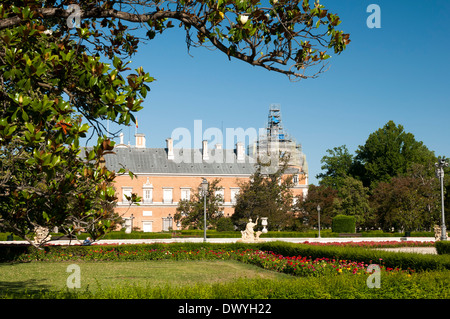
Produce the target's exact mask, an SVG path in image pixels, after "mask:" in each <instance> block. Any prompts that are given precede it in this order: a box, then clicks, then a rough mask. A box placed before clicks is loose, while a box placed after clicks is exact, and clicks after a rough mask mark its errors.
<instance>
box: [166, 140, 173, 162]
mask: <svg viewBox="0 0 450 319" xmlns="http://www.w3.org/2000/svg"><path fill="white" fill-rule="evenodd" d="M166 144H167V159H169V160H173V159H174V158H175V156H174V154H173V140H172V139H171V138H168V139H166Z"/></svg>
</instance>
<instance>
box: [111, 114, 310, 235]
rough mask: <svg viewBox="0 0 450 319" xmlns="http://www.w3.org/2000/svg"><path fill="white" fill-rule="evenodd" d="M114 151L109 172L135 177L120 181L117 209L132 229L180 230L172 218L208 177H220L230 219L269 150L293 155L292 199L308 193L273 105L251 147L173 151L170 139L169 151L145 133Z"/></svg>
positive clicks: (296, 152)
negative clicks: (134, 200) (134, 199)
mask: <svg viewBox="0 0 450 319" xmlns="http://www.w3.org/2000/svg"><path fill="white" fill-rule="evenodd" d="M114 152H115V154H110V155H106V156H105V164H106V166H107V168H108V169H110V170H115V171H118V170H119V169H121V168H123V167H124V168H126V169H128V170H130V171H131V172H133V173H134V174H135V175H136V177H137V178H136V177H135V178H131V177H130V176H129V175H128V174H127V175H121V176H117V177H116V180H115V188H116V192H117V197H118V203H117V206H116V211H117V212H118V213H119V214H120V215H121V216H122V217H123V218H124V219H125V220H126V222H127V223H128V225H130V224H132V227H133V229H139V230H142V231H144V232H160V231H168V230H169V229H170V228H172V229H174V230H176V229H180V226H179V225H177V223H176V222H175V221H174V219H173V217H174V215H175V213H176V209H177V207H178V203H179V201H180V200H182V199H189V198H190V197H191V195H192V194H193V193H194V192H198V190H199V188H200V184H201V182H202V180H203V179H204V178H205V179H206V180H208V181H211V180H213V179H220V184H219V185H220V186H221V187H222V188H221V190H219V192H221V195H222V197H223V199H224V203H223V208H224V210H223V213H224V216H230V215H232V214H233V212H234V208H233V206H234V204H235V199H236V194H238V193H239V184H240V183H241V182H245V181H248V180H249V178H250V176H251V175H252V174H253V173H254V171H255V163H256V158H257V157H258V158H259V157H261V156H262V155H263V154H265V155H267V152H269V153H270V152H275V153H276V154H278V153H279V152H281V153H289V156H290V161H289V168H288V170H287V172H286V174H290V175H293V180H294V183H295V186H294V187H293V189H292V191H293V194H294V196H296V197H297V198H299V197H303V196H305V195H306V193H307V190H308V167H307V162H306V157H305V155H304V154H303V152H302V150H301V146H300V145H299V144H297V143H296V142H295V140H294V139H293V138H292V137H290V136H288V135H287V133H286V132H284V129H283V127H282V121H281V112H280V109H279V106H278V105H271V107H270V110H269V117H268V124H267V128H266V133H265V134H261V135H260V136H258V139H257V140H256V142H254V143H252V144H251V145H249V146H248V147H247V149H246V148H245V147H244V143H242V142H238V143H236V145H235V147H234V149H224V148H223V147H222V145H221V144H216V145H215V147H214V148H212V147H209V145H208V141H206V140H204V141H203V142H202V148H200V149H184V148H175V149H174V141H173V139H172V138H168V139H166V147H165V148H148V147H146V140H145V135H144V134H142V133H136V134H135V145H133V146H132V145H126V144H124V143H123V135H122V136H121V141H120V143H119V144H117V145H116V146H115V148H114ZM132 193H135V194H137V195H138V196H139V197H141V202H140V205H131V206H130V205H129V203H128V201H127V198H126V196H125V195H127V196H130V195H131V194H132Z"/></svg>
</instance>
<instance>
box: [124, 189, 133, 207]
mask: <svg viewBox="0 0 450 319" xmlns="http://www.w3.org/2000/svg"><path fill="white" fill-rule="evenodd" d="M132 193H133V187H122V202H123V203H124V204H127V203H130V201H129V200H128V198H127V196H128V197H131V194H132Z"/></svg>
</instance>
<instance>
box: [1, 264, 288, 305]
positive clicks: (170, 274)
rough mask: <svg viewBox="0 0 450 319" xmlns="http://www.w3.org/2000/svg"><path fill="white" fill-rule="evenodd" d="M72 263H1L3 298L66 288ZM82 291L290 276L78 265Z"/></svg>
mask: <svg viewBox="0 0 450 319" xmlns="http://www.w3.org/2000/svg"><path fill="white" fill-rule="evenodd" d="M71 264H73V263H71V262H31V263H0V298H1V297H5V296H6V295H10V294H16V293H23V292H27V293H30V294H33V293H36V292H38V291H42V290H45V291H57V290H61V289H65V288H66V281H67V278H68V277H69V276H70V275H71V274H72V272H67V267H68V266H69V265H71ZM75 264H76V265H78V266H79V267H80V275H81V276H80V279H81V289H80V290H85V289H89V290H90V291H96V290H98V289H100V288H101V289H104V288H112V287H117V286H142V287H156V286H165V285H170V286H173V287H175V286H192V285H194V284H203V283H204V284H214V283H227V282H231V281H234V280H236V279H238V278H247V279H256V278H259V279H269V280H283V279H289V278H292V277H291V276H289V275H286V274H282V273H278V272H274V271H269V270H265V269H262V268H260V267H257V266H254V265H249V264H244V263H240V262H237V261H232V260H230V261H223V260H214V261H209V260H196V261H166V260H161V261H127V262H119V261H114V262H77V263H75Z"/></svg>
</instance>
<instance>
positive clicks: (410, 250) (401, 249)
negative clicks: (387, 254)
mask: <svg viewBox="0 0 450 319" xmlns="http://www.w3.org/2000/svg"><path fill="white" fill-rule="evenodd" d="M377 249H380V250H386V251H394V252H403V253H416V254H433V255H436V254H437V252H436V248H435V247H397V248H377Z"/></svg>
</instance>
